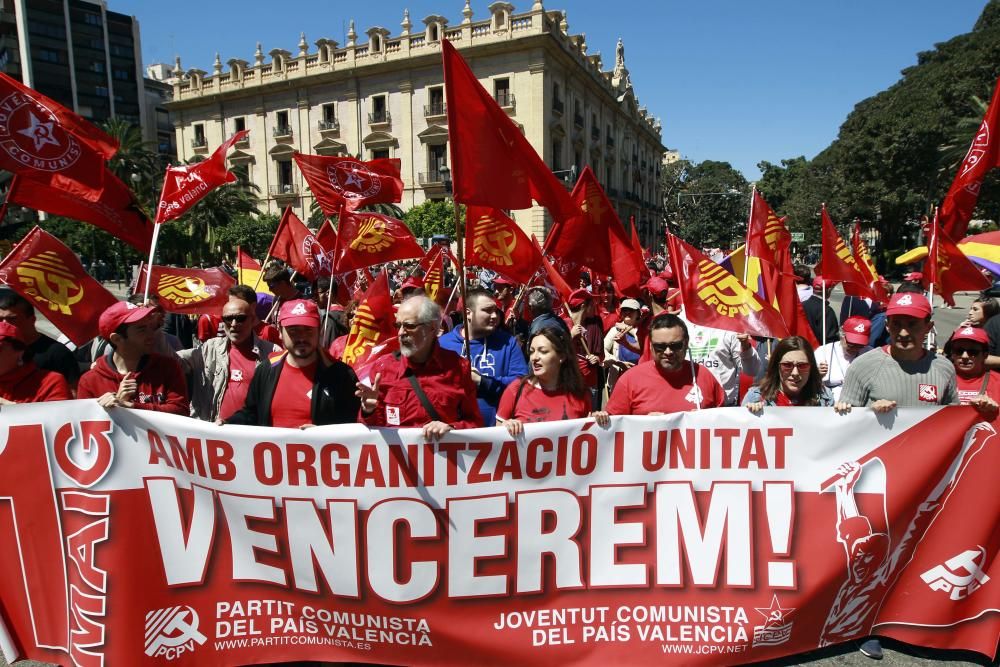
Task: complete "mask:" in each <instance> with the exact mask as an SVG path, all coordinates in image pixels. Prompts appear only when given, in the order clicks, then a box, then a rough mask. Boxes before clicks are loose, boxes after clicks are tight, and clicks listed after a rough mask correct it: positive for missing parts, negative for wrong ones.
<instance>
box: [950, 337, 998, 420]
mask: <svg viewBox="0 0 1000 667" xmlns="http://www.w3.org/2000/svg"><path fill="white" fill-rule="evenodd" d="M989 351H990V337H989V336H988V335H986V332H985V331H983V330H982V329H980V328H979V327H959V328H958V329H956V330H955V333H953V334H952V335H951V338H949V339H948V342H947V343H945V344H944V354H945V356H946V357H948V358H949V359H951V363H952V364H953V365H954V366H955V374H956V375H957V376H958V377H957V388H958V400H959V401H961V402H962V405H977V404H982V403H986V405H988V406H991V407H992V408H993V409H994V410H996V409H997V406H998V405H1000V373H997V372H996V371H991V370H989V369H988V368H986V356H987V355H988V354H989Z"/></svg>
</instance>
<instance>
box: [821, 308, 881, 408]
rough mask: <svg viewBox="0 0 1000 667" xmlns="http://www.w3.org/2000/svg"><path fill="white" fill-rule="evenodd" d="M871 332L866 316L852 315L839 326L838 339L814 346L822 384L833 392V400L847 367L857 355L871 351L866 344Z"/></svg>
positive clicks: (842, 383) (870, 324) (842, 384)
mask: <svg viewBox="0 0 1000 667" xmlns="http://www.w3.org/2000/svg"><path fill="white" fill-rule="evenodd" d="M871 332H872V323H871V322H870V321H869V320H868V318H865V317H861V316H860V315H854V316H852V317H848V318H847V319H846V320H844V324H843V326H841V327H840V340H839V341H835V342H833V343H827V344H826V345H821V346H819V347H818V348H816V364H817V366H818V368H819V372H820V375H822V376H823V384H824V385H825V386H827V387H829V388H830V391H831V393H833V400H834V401H836V400H838V399H839V398H840V390H841V388H842V387H843V386H844V375H845V374H846V373H847V367H848V366H850V365H851V364H852V363H854V360H855V359H857V358H858V356H859V355H862V354H864V353H865V352H869V351H871V349H872V348H871V346H869V345H868V338H869V336H871Z"/></svg>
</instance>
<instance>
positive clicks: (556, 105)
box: [552, 97, 566, 116]
mask: <svg viewBox="0 0 1000 667" xmlns="http://www.w3.org/2000/svg"><path fill="white" fill-rule="evenodd" d="M565 108H566V107H565V106H564V105H563V101H562V100H561V99H559V98H558V97H553V98H552V110H553V111H555V112H556V113H557V114H559V115H560V116H561V115H562V113H563V110H564V109H565Z"/></svg>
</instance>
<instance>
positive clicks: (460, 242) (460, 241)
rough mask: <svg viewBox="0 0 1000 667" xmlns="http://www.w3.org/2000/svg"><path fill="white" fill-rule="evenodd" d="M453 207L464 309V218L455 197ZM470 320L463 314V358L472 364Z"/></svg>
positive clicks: (463, 307) (464, 306) (465, 289)
mask: <svg viewBox="0 0 1000 667" xmlns="http://www.w3.org/2000/svg"><path fill="white" fill-rule="evenodd" d="M451 206H452V209H454V213H455V244H456V245H457V246H458V272H459V276H458V280H459V282H458V285H459V288H460V289H461V291H462V309H463V311H464V309H465V308H466V307H467V306H468V303H467V302H466V294H467V287H466V284H465V233H464V231H463V230H462V216H461V214H460V213H459V212H458V202H457V201H455V198H454V196H453V197H452V198H451ZM469 336H470V333H469V318H468V317H466V315H465V313H464V312H463V313H462V356H463V357H465V358H466V359H468V360H469V362H470V363H471V362H472V358H471V356H470V352H469Z"/></svg>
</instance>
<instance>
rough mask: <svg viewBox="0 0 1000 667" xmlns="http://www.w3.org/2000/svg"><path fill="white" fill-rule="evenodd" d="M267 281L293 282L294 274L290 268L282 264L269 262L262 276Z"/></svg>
mask: <svg viewBox="0 0 1000 667" xmlns="http://www.w3.org/2000/svg"><path fill="white" fill-rule="evenodd" d="M262 277H263V280H264V282H265V283H268V284H270V283H282V282H284V283H291V282H292V274H290V273H289V272H288V269H287V268H286V267H284V266H282V265H281V264H278V263H276V262H275V263H272V264H269V265H268V267H267V268H266V269H264V275H263V276H262Z"/></svg>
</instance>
